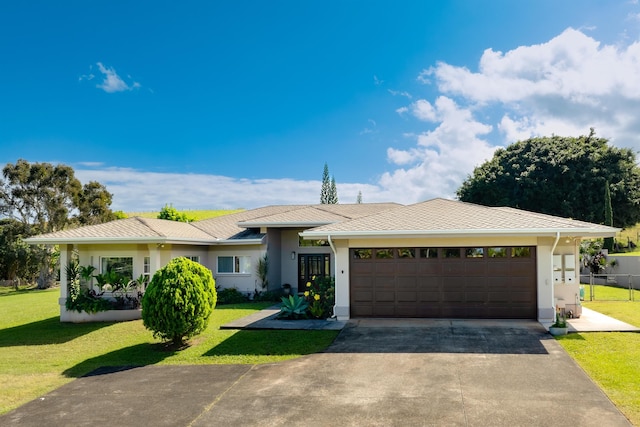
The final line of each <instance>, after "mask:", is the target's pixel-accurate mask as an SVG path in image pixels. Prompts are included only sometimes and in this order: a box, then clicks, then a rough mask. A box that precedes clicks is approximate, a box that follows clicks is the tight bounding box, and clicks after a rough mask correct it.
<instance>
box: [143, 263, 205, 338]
mask: <svg viewBox="0 0 640 427" xmlns="http://www.w3.org/2000/svg"><path fill="white" fill-rule="evenodd" d="M216 297H217V295H216V288H215V281H214V279H213V276H212V275H211V272H210V271H209V270H208V269H207V268H205V267H204V266H202V265H200V264H198V263H196V262H194V261H191V260H189V259H187V258H175V259H173V260H172V261H171V262H169V264H167V265H166V266H164V267H163V268H161V269H160V270H158V271H157V272H156V274H154V276H153V279H151V283H149V286H147V290H146V292H145V294H144V297H143V298H142V321H143V323H144V326H145V327H146V328H147V329H149V330H151V331H152V332H153V336H154V337H156V338H158V337H159V338H161V339H162V340H165V341H171V342H172V344H173V345H175V346H182V345H184V342H185V340H186V339H189V338H191V337H193V336H195V335H198V334H199V333H201V332H202V331H204V330H205V329H206V327H207V324H208V323H209V317H210V316H211V313H213V309H214V307H215V305H216Z"/></svg>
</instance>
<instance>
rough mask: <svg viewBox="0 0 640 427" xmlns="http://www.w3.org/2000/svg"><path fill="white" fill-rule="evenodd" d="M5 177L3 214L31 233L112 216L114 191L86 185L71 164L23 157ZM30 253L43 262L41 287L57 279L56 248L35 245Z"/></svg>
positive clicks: (0, 193)
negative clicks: (111, 207)
mask: <svg viewBox="0 0 640 427" xmlns="http://www.w3.org/2000/svg"><path fill="white" fill-rule="evenodd" d="M2 176H3V178H4V179H1V180H0V214H2V215H4V216H7V217H9V218H13V219H15V220H17V221H19V222H20V223H22V224H23V225H24V226H25V227H28V230H29V234H30V235H33V234H40V233H49V232H55V231H59V230H63V229H65V228H68V227H73V226H75V225H77V224H78V223H80V224H96V223H100V222H105V221H108V220H111V219H113V213H112V212H111V209H110V208H109V205H110V204H111V194H109V193H108V192H107V191H106V189H105V188H104V186H102V185H101V184H99V183H97V182H90V183H89V184H87V185H85V186H84V187H83V186H82V184H81V183H80V181H79V180H78V179H77V178H76V177H75V173H74V170H73V168H71V167H70V166H67V165H61V164H59V165H52V164H50V163H30V162H28V161H26V160H23V159H20V160H18V161H17V162H16V163H15V164H12V163H8V164H7V165H6V166H5V167H4V168H3V169H2ZM22 237H28V236H22ZM31 255H32V256H31V257H30V259H31V260H32V261H31V262H34V260H37V262H38V263H39V265H40V277H38V286H39V287H42V288H44V287H49V286H51V285H52V284H53V282H54V278H55V272H54V268H53V267H54V260H55V259H54V253H53V248H51V247H33V248H32V254H31Z"/></svg>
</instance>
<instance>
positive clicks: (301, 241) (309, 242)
mask: <svg viewBox="0 0 640 427" xmlns="http://www.w3.org/2000/svg"><path fill="white" fill-rule="evenodd" d="M298 246H299V247H301V248H303V247H305V246H329V241H328V240H305V239H303V238H302V237H301V236H298Z"/></svg>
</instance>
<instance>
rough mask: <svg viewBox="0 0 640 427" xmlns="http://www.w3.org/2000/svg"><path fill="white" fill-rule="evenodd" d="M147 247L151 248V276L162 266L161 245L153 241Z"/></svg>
mask: <svg viewBox="0 0 640 427" xmlns="http://www.w3.org/2000/svg"><path fill="white" fill-rule="evenodd" d="M147 247H148V248H149V278H151V277H153V275H154V274H155V273H156V271H158V270H160V268H161V267H162V266H161V263H160V247H159V246H158V244H156V243H151V244H149V245H147Z"/></svg>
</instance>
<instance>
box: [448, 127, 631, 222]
mask: <svg viewBox="0 0 640 427" xmlns="http://www.w3.org/2000/svg"><path fill="white" fill-rule="evenodd" d="M607 143H608V140H607V139H605V138H597V137H595V136H594V132H593V129H592V130H591V133H590V134H589V135H588V136H580V137H577V138H575V137H560V136H551V137H540V138H530V139H527V140H525V141H518V142H516V143H514V144H511V145H510V146H508V147H507V148H505V149H498V150H496V152H495V154H494V156H493V158H492V159H491V160H489V161H487V162H485V163H484V164H482V165H481V166H479V167H477V168H475V170H474V171H473V174H472V175H470V176H469V177H467V179H466V180H465V181H464V182H463V184H462V186H461V187H460V188H459V189H458V191H457V196H458V198H459V199H460V200H462V201H464V202H471V203H477V204H481V205H486V206H511V207H516V208H520V209H524V210H528V211H532V212H540V213H545V214H550V215H557V216H562V217H567V218H574V219H578V220H583V221H589V222H593V223H597V224H602V223H604V222H605V215H604V212H605V191H604V188H605V186H607V183H608V190H609V192H610V197H611V204H612V206H613V214H614V218H613V225H614V226H615V227H621V228H625V227H628V226H632V225H635V224H636V223H638V222H640V169H639V168H638V167H637V165H636V157H635V154H634V152H633V151H631V150H630V149H626V148H616V147H612V146H609V145H608V144H607Z"/></svg>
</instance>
